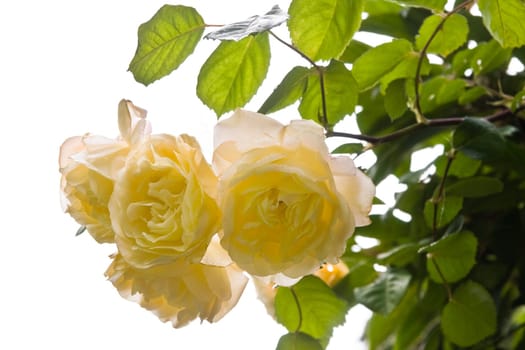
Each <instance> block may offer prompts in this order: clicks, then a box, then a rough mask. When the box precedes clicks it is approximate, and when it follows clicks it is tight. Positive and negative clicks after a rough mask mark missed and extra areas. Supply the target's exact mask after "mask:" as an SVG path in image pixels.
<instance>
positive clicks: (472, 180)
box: [445, 176, 503, 198]
mask: <svg viewBox="0 0 525 350" xmlns="http://www.w3.org/2000/svg"><path fill="white" fill-rule="evenodd" d="M445 190H446V192H447V193H448V194H451V195H455V196H460V197H469V198H479V197H485V196H488V195H491V194H494V193H499V192H501V191H503V183H502V182H501V181H500V180H499V179H497V178H495V177H488V176H476V177H469V178H466V179H461V180H458V181H456V182H454V183H453V184H451V185H449V186H447V187H446V189H445Z"/></svg>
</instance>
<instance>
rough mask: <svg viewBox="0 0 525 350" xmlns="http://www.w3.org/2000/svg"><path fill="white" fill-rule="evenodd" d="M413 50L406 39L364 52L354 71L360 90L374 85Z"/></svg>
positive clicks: (356, 62)
mask: <svg viewBox="0 0 525 350" xmlns="http://www.w3.org/2000/svg"><path fill="white" fill-rule="evenodd" d="M410 51H412V44H411V43H410V42H409V41H407V40H404V39H395V40H393V41H392V42H390V43H386V44H382V45H379V46H376V47H374V48H372V49H370V50H368V51H367V52H365V53H364V54H362V55H361V56H360V57H359V58H358V59H357V60H356V61H355V62H354V66H353V68H352V73H353V74H354V78H355V80H356V81H357V85H358V86H359V89H360V90H365V89H369V88H371V87H373V86H374V85H375V84H376V83H377V82H378V81H379V80H380V79H381V78H382V77H383V76H384V75H385V74H386V73H388V72H390V71H391V70H393V69H394V68H395V67H396V66H397V65H398V64H399V63H400V62H401V61H402V60H403V59H405V58H406V55H407V54H408V53H409V52H410Z"/></svg>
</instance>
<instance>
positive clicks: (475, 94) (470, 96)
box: [458, 86, 487, 106]
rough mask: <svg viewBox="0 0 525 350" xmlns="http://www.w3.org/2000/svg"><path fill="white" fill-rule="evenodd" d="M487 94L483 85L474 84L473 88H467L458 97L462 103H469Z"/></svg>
mask: <svg viewBox="0 0 525 350" xmlns="http://www.w3.org/2000/svg"><path fill="white" fill-rule="evenodd" d="M485 95H487V90H486V89H485V88H484V87H482V86H474V87H473V88H471V89H468V90H465V91H464V92H463V93H462V94H461V95H460V96H459V99H458V102H459V104H460V105H463V106H464V105H467V104H469V103H472V102H475V101H477V100H478V99H479V98H481V97H482V96H485Z"/></svg>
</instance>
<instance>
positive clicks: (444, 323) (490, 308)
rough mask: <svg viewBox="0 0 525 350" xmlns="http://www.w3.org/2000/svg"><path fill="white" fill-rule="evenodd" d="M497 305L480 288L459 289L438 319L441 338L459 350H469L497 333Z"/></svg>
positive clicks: (469, 284) (472, 284) (469, 285)
mask: <svg viewBox="0 0 525 350" xmlns="http://www.w3.org/2000/svg"><path fill="white" fill-rule="evenodd" d="M496 327H497V320H496V305H495V304H494V300H493V299H492V297H491V296H490V294H489V293H488V292H487V290H486V289H485V288H483V287H482V286H481V285H480V284H478V283H475V282H472V281H467V282H465V283H463V284H462V285H460V286H459V287H458V288H457V289H456V290H455V291H454V294H453V295H452V300H450V301H449V303H448V304H447V305H446V306H445V308H444V309H443V313H442V315H441V328H442V330H443V333H444V335H445V336H446V337H447V338H448V339H449V340H450V341H451V342H453V343H455V344H457V345H459V346H471V345H474V344H476V343H478V342H479V341H481V340H483V339H485V338H486V337H488V336H490V335H492V334H494V333H495V332H496Z"/></svg>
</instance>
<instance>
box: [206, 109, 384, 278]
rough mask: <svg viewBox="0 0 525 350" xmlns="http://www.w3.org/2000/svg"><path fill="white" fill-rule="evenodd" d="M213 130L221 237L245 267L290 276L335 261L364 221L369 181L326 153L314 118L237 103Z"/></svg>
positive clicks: (350, 165) (372, 189)
mask: <svg viewBox="0 0 525 350" xmlns="http://www.w3.org/2000/svg"><path fill="white" fill-rule="evenodd" d="M214 137H215V139H214V144H215V151H214V157H213V165H214V167H215V170H216V171H217V174H218V176H219V192H218V199H219V204H220V207H221V209H222V211H223V220H222V221H223V230H222V232H221V244H222V245H223V247H224V248H225V249H226V250H227V251H228V253H229V254H230V256H231V258H232V260H233V261H235V262H236V263H237V264H238V265H239V266H240V267H241V268H242V269H244V270H246V271H247V272H248V273H250V274H252V275H255V276H272V278H273V279H274V280H275V281H278V282H279V283H290V280H289V279H290V278H291V279H296V278H299V277H302V276H304V275H307V274H310V273H313V272H315V271H316V270H317V269H318V268H319V267H320V266H321V265H322V264H323V263H325V262H329V263H334V264H335V263H337V260H338V257H340V256H341V255H342V254H343V252H344V250H345V246H346V244H345V243H346V240H347V239H348V238H349V237H350V236H351V235H352V233H353V231H354V228H355V226H362V225H366V224H368V223H369V219H368V213H369V211H370V208H371V205H372V199H373V197H374V194H375V187H374V185H373V183H372V182H371V180H370V179H369V178H368V177H366V176H365V175H364V174H363V173H362V172H361V171H360V170H359V169H357V168H356V167H355V165H354V163H353V161H352V159H351V158H349V157H346V156H345V157H342V156H341V157H333V156H331V155H330V153H329V151H328V148H327V146H326V143H325V137H324V133H323V129H322V127H320V126H319V125H317V124H315V123H314V122H312V121H305V120H298V121H293V122H292V123H291V124H289V125H287V126H283V125H282V124H281V123H279V122H277V121H276V120H273V119H271V118H268V117H266V116H264V115H261V114H258V113H253V112H248V111H244V110H237V111H236V112H235V113H234V114H233V115H232V116H231V117H230V118H228V119H224V120H221V121H220V122H219V123H218V124H217V125H216V127H215V135H214ZM283 277H284V278H283Z"/></svg>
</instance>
